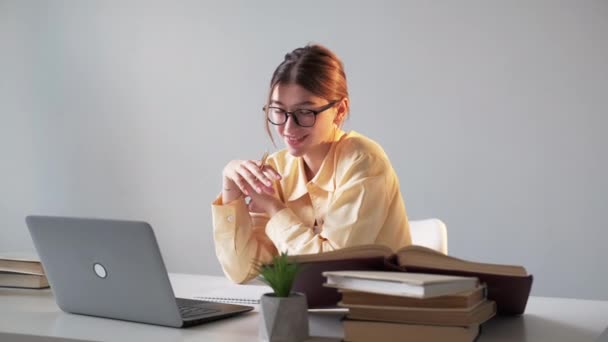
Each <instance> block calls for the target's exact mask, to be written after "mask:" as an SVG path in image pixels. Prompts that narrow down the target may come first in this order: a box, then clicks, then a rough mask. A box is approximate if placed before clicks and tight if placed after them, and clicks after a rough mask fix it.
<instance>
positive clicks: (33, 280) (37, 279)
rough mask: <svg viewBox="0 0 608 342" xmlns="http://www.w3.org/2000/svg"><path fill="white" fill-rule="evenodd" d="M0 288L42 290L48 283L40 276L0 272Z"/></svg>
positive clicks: (44, 277)
mask: <svg viewBox="0 0 608 342" xmlns="http://www.w3.org/2000/svg"><path fill="white" fill-rule="evenodd" d="M0 287H21V288H27V289H44V288H47V287H49V281H48V279H47V278H46V276H44V275H41V274H25V273H13V272H0Z"/></svg>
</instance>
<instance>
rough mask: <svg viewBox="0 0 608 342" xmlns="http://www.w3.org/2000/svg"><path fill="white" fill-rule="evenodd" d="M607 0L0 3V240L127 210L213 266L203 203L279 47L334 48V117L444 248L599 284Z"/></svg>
mask: <svg viewBox="0 0 608 342" xmlns="http://www.w3.org/2000/svg"><path fill="white" fill-rule="evenodd" d="M607 19H608V3H607V2H605V1H458V2H456V1H454V2H428V1H409V2H401V1H390V2H388V1H387V2H376V1H373V2H372V1H366V2H357V3H356V4H354V3H351V2H346V1H344V2H337V1H333V2H332V1H327V2H325V1H313V2H291V3H290V2H284V1H262V2H254V1H221V2H220V1H217V2H211V1H207V2H198V1H179V2H175V1H165V2H154V3H150V2H140V3H138V2H134V1H131V2H128V3H125V2H122V1H45V2H36V1H0V51H1V53H0V119H1V123H0V127H1V128H0V152H1V155H2V156H3V161H2V163H1V164H0V165H1V166H0V189H1V191H2V196H0V250H16V249H28V248H32V245H31V241H30V239H29V236H28V234H27V230H26V227H25V224H24V221H23V218H24V216H25V215H26V214H29V213H39V214H56V215H77V216H95V217H111V218H127V219H143V220H147V221H149V222H151V223H152V225H153V226H154V227H155V230H156V234H157V237H158V239H159V243H160V245H161V248H162V251H163V254H164V257H165V261H166V263H167V265H168V268H169V270H170V271H174V272H196V273H212V274H220V272H221V271H220V267H219V265H218V263H217V261H216V259H215V255H214V249H213V241H212V237H211V217H210V202H211V200H212V199H213V198H214V197H215V195H216V193H217V192H218V190H219V188H220V172H221V169H222V167H223V166H224V164H225V163H226V162H227V161H228V160H230V159H233V158H258V157H259V156H260V155H261V154H262V152H263V151H264V150H265V149H267V148H271V147H272V145H271V144H270V142H269V141H268V139H267V138H266V137H265V134H264V131H263V120H262V112H261V106H262V104H263V101H264V96H265V94H266V92H267V89H266V87H267V84H268V82H269V79H270V76H271V73H272V71H273V70H274V68H275V67H276V65H278V63H279V62H280V61H281V60H282V58H283V55H284V54H285V53H286V52H288V51H290V50H291V49H293V48H295V47H298V46H302V45H304V44H306V43H308V42H319V43H322V44H325V45H327V46H328V47H330V48H331V49H333V50H334V51H335V52H337V53H338V54H339V55H340V56H341V57H342V59H343V60H344V63H345V66H346V71H347V75H348V79H349V85H350V91H351V97H352V98H351V104H352V106H351V107H352V117H351V118H350V120H349V121H348V123H347V128H348V129H354V130H357V131H359V132H362V133H364V134H366V135H368V136H370V137H372V138H374V139H376V140H377V141H379V142H380V143H381V144H382V145H383V146H384V147H385V149H386V151H387V153H388V154H389V156H390V157H391V159H392V161H393V164H394V166H395V169H396V170H397V172H398V174H399V177H400V180H401V184H402V191H403V194H404V196H405V201H406V206H407V208H408V213H409V215H410V218H413V219H417V218H427V217H439V218H441V219H443V220H444V221H445V222H446V223H447V225H448V233H449V245H450V254H452V255H454V256H458V257H463V258H468V259H473V260H480V261H488V262H498V263H514V264H523V265H525V266H526V267H527V268H528V270H529V271H530V272H531V273H533V274H534V275H535V284H534V288H533V294H535V295H543V296H564V297H583V298H596V299H608V293H607V292H606V291H605V289H606V288H607V287H608V277H607V276H606V273H605V272H603V270H604V269H605V267H604V265H603V256H604V253H602V250H603V247H604V246H603V245H604V244H605V243H606V241H608V232H607V229H606V223H605V220H604V216H605V213H606V212H607V211H608V205H607V201H606V200H605V194H606V193H608V186H607V181H606V177H605V174H606V169H607V166H608V162H607V153H606V151H605V150H606V146H608V138H606V135H605V134H603V133H604V131H605V130H606V128H607V127H608V122H607V121H608V120H607V118H606V114H607V112H608V111H607V109H608V100H607V99H608V90H607V89H608V68H607V66H606V65H607V63H606V61H608V43H607V42H608V37H607V34H608V20H607Z"/></svg>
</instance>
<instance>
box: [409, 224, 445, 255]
mask: <svg viewBox="0 0 608 342" xmlns="http://www.w3.org/2000/svg"><path fill="white" fill-rule="evenodd" d="M410 234H411V236H412V244H414V245H418V246H424V247H428V248H431V249H434V250H436V251H438V252H441V253H443V254H446V255H447V254H448V230H447V227H446V226H445V223H443V221H441V220H440V219H436V218H432V219H425V220H415V221H410Z"/></svg>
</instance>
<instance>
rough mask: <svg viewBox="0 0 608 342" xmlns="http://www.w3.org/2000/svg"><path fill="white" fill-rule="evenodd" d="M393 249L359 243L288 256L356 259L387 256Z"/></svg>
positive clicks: (304, 259)
mask: <svg viewBox="0 0 608 342" xmlns="http://www.w3.org/2000/svg"><path fill="white" fill-rule="evenodd" d="M392 254H393V251H392V250H391V249H390V248H389V247H387V246H383V245H361V246H352V247H346V248H342V249H337V250H335V251H329V252H323V253H317V254H301V255H292V256H289V257H288V260H289V262H296V263H305V262H316V261H330V260H342V259H357V258H372V257H385V258H387V257H389V256H391V255H392Z"/></svg>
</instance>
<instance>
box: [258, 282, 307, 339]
mask: <svg viewBox="0 0 608 342" xmlns="http://www.w3.org/2000/svg"><path fill="white" fill-rule="evenodd" d="M260 309H261V311H262V312H261V313H262V314H261V315H260V332H259V337H260V340H261V341H268V342H301V341H304V340H306V339H307V338H308V304H307V303H306V295H305V294H303V293H291V294H290V295H289V297H276V296H275V295H274V293H266V294H264V295H263V296H262V298H261V300H260Z"/></svg>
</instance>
